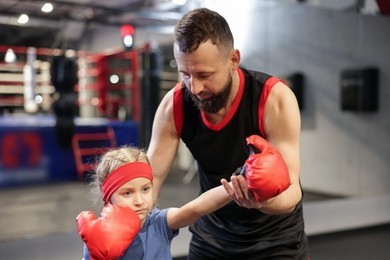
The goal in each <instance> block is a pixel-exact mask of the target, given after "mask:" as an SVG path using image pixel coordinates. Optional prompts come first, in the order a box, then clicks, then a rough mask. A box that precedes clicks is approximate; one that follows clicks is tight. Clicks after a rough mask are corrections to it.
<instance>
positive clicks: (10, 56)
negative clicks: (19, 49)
mask: <svg viewBox="0 0 390 260" xmlns="http://www.w3.org/2000/svg"><path fill="white" fill-rule="evenodd" d="M4 61H5V62H7V63H11V62H15V61H16V55H15V52H14V51H13V50H12V49H11V48H9V49H8V50H7V52H6V53H5V56H4Z"/></svg>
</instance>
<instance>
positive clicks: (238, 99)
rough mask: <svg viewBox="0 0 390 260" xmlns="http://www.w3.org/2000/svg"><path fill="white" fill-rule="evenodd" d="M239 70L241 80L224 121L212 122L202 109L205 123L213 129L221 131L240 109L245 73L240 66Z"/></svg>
mask: <svg viewBox="0 0 390 260" xmlns="http://www.w3.org/2000/svg"><path fill="white" fill-rule="evenodd" d="M237 72H238V76H239V80H240V84H239V86H238V92H237V95H236V98H235V99H234V102H233V105H232V107H231V108H230V110H229V111H228V113H227V114H226V116H225V118H224V119H222V121H221V122H219V123H218V124H212V123H210V122H209V121H207V119H206V116H205V114H204V113H203V111H201V115H202V120H203V123H204V124H205V125H206V126H207V127H208V128H210V129H211V130H214V131H219V130H221V129H222V128H224V126H226V125H227V123H229V121H230V119H232V117H233V115H234V114H235V113H236V111H237V109H238V105H239V104H240V102H241V98H242V94H243V93H244V86H245V77H244V73H243V72H242V71H241V69H240V68H238V69H237Z"/></svg>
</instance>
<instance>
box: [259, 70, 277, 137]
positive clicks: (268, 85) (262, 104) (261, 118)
mask: <svg viewBox="0 0 390 260" xmlns="http://www.w3.org/2000/svg"><path fill="white" fill-rule="evenodd" d="M279 81H280V79H278V78H275V77H270V78H269V79H267V81H266V82H265V83H264V88H263V91H262V92H261V97H260V101H259V107H258V110H257V113H258V116H259V129H260V132H261V134H262V135H263V137H266V135H265V131H264V110H265V103H266V102H267V99H268V96H269V93H270V92H271V89H272V88H273V87H274V86H275V84H276V83H278V82H279Z"/></svg>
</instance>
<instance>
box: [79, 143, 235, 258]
mask: <svg viewBox="0 0 390 260" xmlns="http://www.w3.org/2000/svg"><path fill="white" fill-rule="evenodd" d="M94 184H95V190H96V188H97V189H98V190H99V193H100V191H101V193H102V194H101V195H102V197H103V200H104V203H105V207H104V208H103V211H102V213H101V215H100V217H99V218H98V219H96V217H95V216H94V214H93V213H92V212H87V211H83V212H81V213H80V214H79V215H78V216H77V218H76V220H77V225H78V230H79V234H80V236H81V238H82V239H83V241H84V242H85V245H84V259H85V260H87V259H117V258H119V257H120V259H133V260H134V259H146V260H155V259H161V260H163V259H172V256H171V252H170V247H171V240H172V239H173V238H174V237H175V236H177V235H178V233H179V229H180V228H182V227H186V226H189V225H190V224H192V223H193V222H195V221H196V220H198V219H199V218H200V217H202V216H203V215H205V214H208V213H211V212H213V211H215V210H217V209H219V208H221V207H223V206H225V205H226V204H227V203H229V201H231V199H230V197H229V195H228V194H227V192H226V191H225V189H224V188H223V186H219V187H216V188H214V189H211V190H209V191H207V192H205V193H203V194H201V195H200V196H199V197H198V198H196V199H194V200H193V201H191V202H189V203H187V204H185V205H184V206H182V207H181V208H168V209H161V210H160V209H158V208H156V207H155V201H156V199H155V197H154V195H153V176H152V169H151V167H150V166H149V162H148V159H147V156H146V154H145V153H144V151H143V150H141V149H138V148H135V147H127V146H126V147H120V148H117V149H113V150H110V151H108V152H107V153H106V154H104V155H103V156H102V157H101V159H100V162H99V163H98V165H97V168H96V174H95V180H94Z"/></svg>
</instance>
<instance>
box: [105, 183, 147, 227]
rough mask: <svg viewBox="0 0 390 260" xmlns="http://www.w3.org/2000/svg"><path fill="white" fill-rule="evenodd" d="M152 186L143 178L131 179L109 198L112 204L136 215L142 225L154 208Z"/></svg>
mask: <svg viewBox="0 0 390 260" xmlns="http://www.w3.org/2000/svg"><path fill="white" fill-rule="evenodd" d="M152 188H153V184H152V182H151V181H150V180H149V179H147V178H143V177H139V178H135V179H132V180H130V181H128V182H126V183H125V184H123V185H122V186H121V187H119V188H118V189H117V190H116V191H115V192H114V193H113V194H112V196H111V198H110V201H111V203H112V204H116V205H119V206H125V207H129V208H131V209H132V210H134V211H135V213H137V215H138V216H139V218H140V220H141V225H143V224H144V222H145V219H146V216H147V215H148V214H149V212H150V211H151V210H152V208H153V206H154V199H153V189H152Z"/></svg>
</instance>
